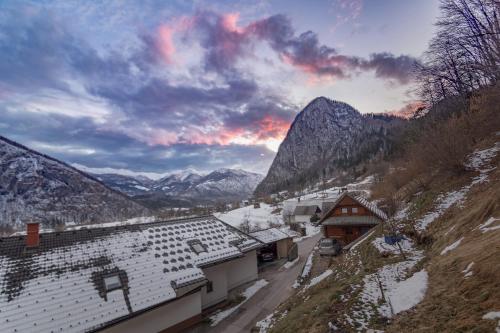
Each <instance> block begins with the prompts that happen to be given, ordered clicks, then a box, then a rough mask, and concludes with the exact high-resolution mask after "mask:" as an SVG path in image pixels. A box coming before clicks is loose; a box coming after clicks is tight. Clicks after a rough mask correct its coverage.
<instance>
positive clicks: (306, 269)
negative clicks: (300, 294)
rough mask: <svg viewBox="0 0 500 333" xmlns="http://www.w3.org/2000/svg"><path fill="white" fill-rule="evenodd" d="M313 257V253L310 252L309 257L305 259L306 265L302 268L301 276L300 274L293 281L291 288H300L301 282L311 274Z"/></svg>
mask: <svg viewBox="0 0 500 333" xmlns="http://www.w3.org/2000/svg"><path fill="white" fill-rule="evenodd" d="M313 257H314V251H311V253H310V254H309V257H307V260H306V264H305V265H304V268H302V274H300V276H299V278H298V279H297V280H295V282H294V284H293V286H292V288H294V289H297V288H299V287H300V285H301V284H302V282H303V281H304V279H305V278H307V277H308V276H309V274H310V273H311V268H312V265H313Z"/></svg>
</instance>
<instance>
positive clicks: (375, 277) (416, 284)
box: [346, 247, 427, 331]
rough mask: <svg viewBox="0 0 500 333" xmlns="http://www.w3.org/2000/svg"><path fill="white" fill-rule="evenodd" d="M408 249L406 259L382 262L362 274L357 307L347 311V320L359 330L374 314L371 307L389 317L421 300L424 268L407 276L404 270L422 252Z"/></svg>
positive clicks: (424, 276)
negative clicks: (375, 268)
mask: <svg viewBox="0 0 500 333" xmlns="http://www.w3.org/2000/svg"><path fill="white" fill-rule="evenodd" d="M407 249H408V253H407V256H408V259H407V260H404V261H401V262H398V263H394V264H388V265H385V266H383V267H381V268H379V269H378V270H377V272H376V273H373V274H369V275H366V276H365V277H364V279H363V284H364V285H363V289H362V291H361V293H360V298H359V301H360V304H359V307H358V308H356V309H355V310H354V311H353V312H352V314H351V315H350V316H348V315H346V320H347V321H349V323H350V324H351V325H353V326H355V327H357V329H358V330H359V331H364V330H367V329H368V323H369V322H370V319H371V318H372V317H373V316H374V315H375V312H374V311H375V310H374V309H377V311H378V313H379V314H380V315H382V316H384V317H388V318H390V317H392V316H393V315H394V314H395V313H397V312H400V311H404V310H406V309H409V308H411V307H413V306H415V305H416V304H417V303H419V302H420V301H421V300H422V298H423V296H424V294H425V290H426V288H427V272H425V271H424V270H423V271H420V272H418V273H415V274H413V276H411V277H407V273H408V272H409V271H410V270H411V269H412V268H413V267H415V265H416V264H417V263H418V262H419V261H420V260H421V259H422V258H423V252H422V251H418V250H416V249H414V248H410V247H407ZM381 286H382V290H383V293H382V291H381V289H380V287H381ZM384 300H385V301H384Z"/></svg>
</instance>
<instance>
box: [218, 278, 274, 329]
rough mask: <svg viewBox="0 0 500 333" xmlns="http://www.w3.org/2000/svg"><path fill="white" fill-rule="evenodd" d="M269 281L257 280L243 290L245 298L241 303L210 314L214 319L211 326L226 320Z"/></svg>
mask: <svg viewBox="0 0 500 333" xmlns="http://www.w3.org/2000/svg"><path fill="white" fill-rule="evenodd" d="M268 283H269V282H267V281H266V280H264V279H262V280H259V281H257V282H255V283H254V284H252V285H251V286H250V287H248V288H247V289H245V291H243V293H242V294H241V295H242V296H243V297H244V298H245V299H244V300H243V301H242V302H241V303H239V304H237V305H235V306H233V307H232V308H229V309H227V310H223V311H217V312H216V313H215V314H214V315H212V316H210V320H211V321H212V323H211V324H210V326H216V325H217V324H218V323H220V322H221V321H222V320H224V319H226V318H227V317H229V316H230V315H231V314H232V313H234V312H235V311H236V310H238V308H239V307H240V306H242V305H243V304H244V303H245V302H246V301H248V300H249V299H250V298H251V297H252V296H253V295H255V294H256V293H257V292H258V291H259V290H260V289H262V288H263V287H265V286H267V284H268Z"/></svg>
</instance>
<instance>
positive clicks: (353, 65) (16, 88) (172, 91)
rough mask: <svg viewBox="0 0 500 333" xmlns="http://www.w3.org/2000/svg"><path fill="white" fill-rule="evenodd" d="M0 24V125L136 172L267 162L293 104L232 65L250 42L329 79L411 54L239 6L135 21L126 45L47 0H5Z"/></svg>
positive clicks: (86, 159) (378, 71) (69, 154)
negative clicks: (103, 41) (79, 23)
mask: <svg viewBox="0 0 500 333" xmlns="http://www.w3.org/2000/svg"><path fill="white" fill-rule="evenodd" d="M116 19H119V18H116ZM0 31H1V33H0V73H2V75H1V76H0V98H1V100H0V112H1V115H0V130H1V131H2V133H4V134H5V135H7V136H12V138H13V139H15V140H18V141H20V142H21V143H24V144H26V145H28V146H30V145H33V146H34V147H39V148H40V149H41V150H42V151H44V152H47V153H48V154H50V155H52V154H53V155H55V156H56V157H59V158H61V159H63V160H66V161H69V162H71V163H79V164H82V165H87V166H89V167H112V168H115V169H122V168H130V169H134V170H140V171H145V172H160V173H161V172H165V171H167V170H177V169H179V168H183V167H189V166H191V167H192V166H195V167H196V166H199V164H200V161H202V163H203V165H204V167H206V168H207V169H208V168H212V167H221V166H224V165H227V166H232V165H234V166H244V165H248V166H249V167H251V166H254V167H258V168H263V167H267V166H268V164H269V163H270V161H271V159H272V157H273V153H272V152H271V151H270V149H276V147H277V145H278V144H279V142H280V140H281V139H282V138H283V137H284V136H285V135H286V131H287V130H288V127H289V124H290V123H291V121H292V120H293V118H294V116H295V114H296V112H297V111H298V107H297V106H296V105H295V104H294V103H293V102H292V101H291V100H290V98H289V97H288V96H287V95H286V92H282V91H280V90H279V87H278V89H274V88H273V85H272V84H267V82H262V81H259V80H258V79H257V78H256V76H255V75H254V73H253V72H252V71H249V70H244V69H242V68H241V67H239V66H238V62H239V61H240V60H241V59H243V58H245V57H256V56H258V54H257V55H256V53H257V52H256V49H257V47H258V46H259V43H267V44H268V45H269V46H270V50H272V51H271V52H274V53H275V54H277V55H278V58H279V59H281V60H282V61H283V62H286V63H288V64H289V65H290V66H292V67H293V68H297V69H299V70H300V71H302V72H305V73H308V74H309V75H314V76H319V77H332V78H336V79H342V78H347V77H349V76H351V75H355V74H356V73H357V72H358V71H373V72H374V73H375V75H376V76H377V77H380V78H382V79H387V80H395V81H396V82H401V83H406V82H408V80H409V76H407V75H406V74H405V73H406V72H407V70H408V68H409V67H410V63H411V60H412V59H411V58H410V57H407V56H399V57H396V56H393V55H391V54H388V53H381V54H374V55H372V56H371V57H370V58H369V59H362V58H358V57H353V56H346V55H342V54H339V53H338V52H337V50H336V49H335V48H333V47H330V46H327V45H324V44H322V43H321V42H320V41H319V39H318V36H317V34H315V33H314V32H311V31H307V32H304V33H301V34H297V33H295V30H294V27H293V25H292V23H291V22H290V20H289V18H287V17H286V16H283V15H274V16H270V17H267V18H264V19H261V20H255V21H252V22H249V23H248V24H246V25H241V24H239V13H234V12H233V13H226V14H218V13H215V12H210V11H198V12H196V13H195V15H193V16H190V17H179V18H174V19H172V20H170V21H168V22H167V21H166V22H164V23H162V24H160V25H157V26H155V27H153V28H151V29H146V30H141V31H140V33H137V36H136V40H135V42H134V43H130V44H127V48H126V49H113V48H110V47H108V46H107V45H104V46H101V47H100V48H99V47H96V43H95V42H94V43H90V42H88V41H87V40H86V39H84V38H82V36H80V35H78V34H75V32H74V31H73V30H71V29H70V28H69V27H68V24H67V22H66V21H64V20H61V19H60V18H59V17H58V16H57V15H56V14H55V13H54V12H53V11H52V10H51V9H50V8H49V9H44V8H43V7H36V6H35V7H33V6H32V7H20V8H10V7H8V6H7V7H4V8H2V15H1V16H0ZM189 43H194V44H196V45H197V46H198V47H199V51H200V54H199V55H200V56H201V57H202V58H201V59H197V58H196V59H195V61H193V62H194V63H195V65H193V66H190V67H189V68H182V69H179V67H180V66H178V65H179V64H182V65H184V60H185V59H182V58H181V54H182V55H183V56H185V57H186V58H189V57H190V56H193V57H194V55H192V54H189V53H181V51H183V49H182V48H183V47H185V45H186V44H189ZM197 55H198V54H197ZM188 60H189V59H188ZM199 63H201V65H199ZM273 84H274V85H275V86H279V84H278V85H276V84H275V83H273ZM62 147H63V148H64V149H62ZM252 154H256V155H252ZM261 155H262V156H263V157H262V160H259V161H254V157H255V156H261ZM144 161H147V163H145V162H144ZM224 161H225V162H224ZM224 163H226V164H224ZM249 167H245V168H247V169H248V168H249ZM260 171H263V170H260Z"/></svg>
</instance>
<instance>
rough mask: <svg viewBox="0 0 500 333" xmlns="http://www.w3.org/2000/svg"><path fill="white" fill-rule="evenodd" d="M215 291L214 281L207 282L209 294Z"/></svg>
mask: <svg viewBox="0 0 500 333" xmlns="http://www.w3.org/2000/svg"><path fill="white" fill-rule="evenodd" d="M212 291H214V283H213V282H212V281H208V282H207V294H208V293H211V292H212Z"/></svg>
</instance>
